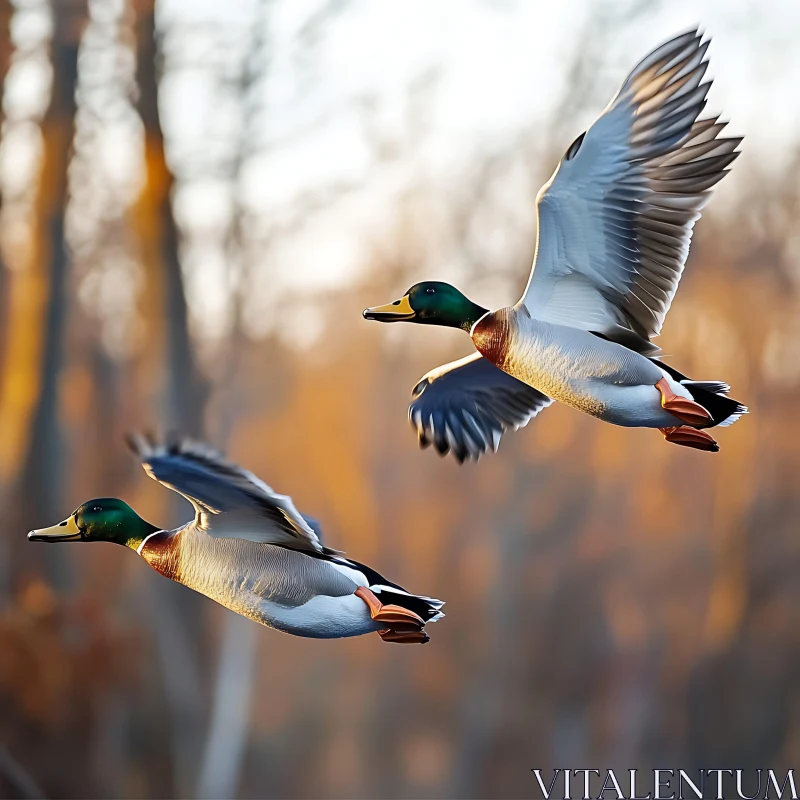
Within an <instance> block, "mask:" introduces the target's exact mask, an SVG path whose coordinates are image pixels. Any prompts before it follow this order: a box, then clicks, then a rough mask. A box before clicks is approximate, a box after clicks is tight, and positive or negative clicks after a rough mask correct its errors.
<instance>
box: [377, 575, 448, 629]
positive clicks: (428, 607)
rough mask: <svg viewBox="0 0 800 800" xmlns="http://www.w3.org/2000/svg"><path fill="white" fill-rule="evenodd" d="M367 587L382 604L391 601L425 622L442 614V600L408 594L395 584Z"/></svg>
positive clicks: (431, 620) (433, 620)
mask: <svg viewBox="0 0 800 800" xmlns="http://www.w3.org/2000/svg"><path fill="white" fill-rule="evenodd" d="M369 588H370V590H371V591H373V592H374V593H375V594H376V595H377V597H378V599H379V600H380V601H381V603H383V604H384V605H388V604H389V603H392V604H394V605H397V606H400V607H402V608H407V609H408V610H409V611H413V612H414V613H415V614H417V615H418V616H420V617H422V619H424V620H425V622H426V623H428V622H436V621H437V620H440V619H441V618H442V617H443V616H444V612H443V611H442V610H441V609H442V606H443V605H444V601H443V600H437V599H436V598H434V597H425V596H424V595H419V594H409V593H408V592H406V591H404V590H403V589H400V588H399V587H397V586H385V585H383V584H380V583H377V584H374V585H373V586H370V587H369Z"/></svg>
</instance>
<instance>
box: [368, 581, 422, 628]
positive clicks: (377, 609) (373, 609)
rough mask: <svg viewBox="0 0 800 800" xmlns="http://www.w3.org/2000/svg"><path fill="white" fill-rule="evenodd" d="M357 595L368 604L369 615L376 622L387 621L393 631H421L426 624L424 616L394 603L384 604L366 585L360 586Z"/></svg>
mask: <svg viewBox="0 0 800 800" xmlns="http://www.w3.org/2000/svg"><path fill="white" fill-rule="evenodd" d="M355 595H356V597H360V598H361V599H362V600H363V601H364V602H365V603H366V604H367V608H369V615H370V616H371V617H372V619H374V620H375V622H385V623H386V625H387V626H388V627H389V628H391V629H392V630H393V631H421V630H422V628H423V627H424V625H425V620H424V619H422V617H420V616H419V615H418V614H415V613H414V612H413V611H409V610H408V609H407V608H403V607H402V606H398V605H395V604H394V603H390V604H388V605H384V604H383V603H381V601H380V600H378V598H377V597H376V596H375V593H374V592H372V591H371V590H370V589H367V587H366V586H359V587H358V589H356V591H355Z"/></svg>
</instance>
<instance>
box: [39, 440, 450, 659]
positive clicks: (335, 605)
mask: <svg viewBox="0 0 800 800" xmlns="http://www.w3.org/2000/svg"><path fill="white" fill-rule="evenodd" d="M131 447H132V449H133V450H134V452H135V453H136V454H137V455H138V456H139V457H140V459H141V461H142V465H143V466H144V468H145V471H146V472H147V473H148V474H149V475H150V476H151V477H152V478H154V479H155V480H157V481H158V482H159V483H161V484H162V485H164V486H166V487H167V488H169V489H172V490H173V491H176V492H178V493H179V494H181V495H183V496H184V497H185V498H186V499H187V500H188V501H189V502H190V503H191V504H192V505H193V506H194V510H195V517H194V519H193V520H192V521H191V522H188V523H187V524H186V525H183V526H182V527H180V528H176V529H175V530H162V529H161V528H158V527H157V526H155V525H151V524H150V523H149V522H145V520H143V519H142V518H141V517H140V516H139V515H138V514H136V512H135V511H134V510H133V509H132V508H131V507H130V506H129V505H128V504H127V503H125V502H123V501H122V500H118V499H116V498H101V499H97V500H90V501H89V502H87V503H84V504H83V505H81V506H80V507H79V508H78V509H77V510H76V511H74V512H73V513H72V514H70V516H69V517H67V519H65V520H64V521H63V522H61V523H59V524H58V525H54V526H53V527H51V528H44V529H41V530H34V531H31V532H30V533H29V534H28V539H29V540H30V541H32V542H73V541H80V542H113V543H114V544H120V545H124V546H126V547H129V548H130V549H131V550H135V551H136V552H137V553H138V554H139V555H140V556H141V557H142V558H144V560H145V561H146V562H147V563H148V564H150V566H151V567H153V569H155V570H156V571H157V572H160V573H161V574H162V575H164V576H165V577H167V578H170V579H172V580H174V581H177V582H178V583H182V584H184V585H185V586H188V587H189V588H190V589H194V590H195V591H197V592H200V594H204V595H205V596H206V597H210V598H211V599H212V600H216V601H217V602H218V603H220V604H221V605H223V606H225V607H226V608H229V609H230V610H231V611H235V612H236V613H237V614H241V615H242V616H245V617H248V618H249V619H252V620H254V621H255V622H260V623H261V624H263V625H267V626H268V627H270V628H276V629H277V630H280V631H284V632H285V633H291V634H293V635H295V636H307V637H311V638H316V639H336V638H342V637H346V636H360V635H361V634H365V633H371V632H373V631H374V632H377V633H378V634H379V635H380V637H381V638H382V639H383V640H384V641H387V642H401V643H415V644H424V643H426V642H427V641H428V635H427V634H426V633H425V630H424V628H425V625H426V624H427V623H428V622H434V621H436V620H438V619H441V618H442V617H443V616H444V614H443V613H442V611H441V608H442V606H443V605H444V604H443V603H442V601H440V600H434V599H433V598H430V597H423V596H419V595H412V594H409V593H408V592H407V591H406V590H405V589H403V588H402V587H400V586H398V585H397V584H395V583H392V582H390V581H388V580H386V579H385V578H384V577H383V576H381V575H379V574H378V573H377V572H375V571H374V570H372V569H370V568H369V567H367V566H365V565H364V564H359V563H358V562H357V561H353V560H352V559H349V558H345V557H344V556H343V555H342V554H341V553H339V552H338V551H336V550H331V549H330V548H328V547H325V546H323V544H322V542H321V530H320V526H319V523H317V522H316V521H315V520H313V519H311V518H310V517H306V516H304V515H303V514H301V513H300V512H298V510H297V509H296V508H295V506H294V503H292V500H291V498H290V497H287V496H285V495H280V494H277V493H276V492H275V491H273V490H272V489H271V488H270V487H269V486H267V484H265V483H264V482H263V481H261V480H260V479H259V478H257V477H256V476H255V475H253V474H252V473H250V472H248V471H247V470H244V469H242V468H241V467H239V466H238V465H236V464H233V463H231V462H229V461H226V460H224V459H223V458H222V457H221V456H220V455H219V454H217V453H216V452H215V451H213V450H212V449H211V448H209V447H207V446H206V445H203V444H200V443H195V442H189V441H181V442H178V443H175V444H173V445H170V446H163V445H156V444H154V443H152V442H150V441H149V440H147V439H145V438H143V437H135V438H132V439H131Z"/></svg>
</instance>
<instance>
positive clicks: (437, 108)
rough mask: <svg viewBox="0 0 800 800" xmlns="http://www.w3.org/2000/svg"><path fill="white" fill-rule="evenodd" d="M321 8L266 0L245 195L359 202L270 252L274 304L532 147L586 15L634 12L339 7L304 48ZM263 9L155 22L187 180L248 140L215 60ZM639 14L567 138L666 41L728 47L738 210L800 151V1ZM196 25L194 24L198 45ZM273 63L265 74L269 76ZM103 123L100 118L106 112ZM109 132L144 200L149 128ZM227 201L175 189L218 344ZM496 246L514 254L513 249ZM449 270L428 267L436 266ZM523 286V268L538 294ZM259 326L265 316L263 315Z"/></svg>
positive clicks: (18, 109) (106, 137)
mask: <svg viewBox="0 0 800 800" xmlns="http://www.w3.org/2000/svg"><path fill="white" fill-rule="evenodd" d="M328 3H330V4H332V5H334V6H335V5H337V4H336V3H335V2H334V3H331V0H328ZM31 5H32V6H35V3H32V4H31ZM324 5H326V3H325V2H324V0H282V1H280V2H274V3H270V12H269V18H268V22H267V25H266V26H265V29H266V30H269V31H270V42H271V47H270V49H269V64H268V69H266V70H265V72H266V75H267V78H266V80H264V81H262V82H261V83H260V84H259V85H258V87H257V90H256V91H257V99H258V104H259V106H260V109H261V110H260V113H259V115H258V117H257V118H256V121H255V124H254V126H253V130H252V132H251V133H249V134H248V136H247V137H246V142H247V145H248V146H249V147H250V148H251V151H252V153H253V155H252V157H251V158H250V159H249V160H248V161H247V163H246V165H245V168H244V171H243V175H242V184H241V195H242V199H243V201H244V203H245V206H246V208H247V209H248V210H250V211H251V212H252V213H253V214H254V215H255V216H256V217H257V218H258V220H259V221H260V222H261V224H262V225H263V226H264V227H265V228H266V229H271V228H274V227H275V226H277V229H281V226H282V224H283V223H285V222H286V221H287V220H288V219H290V218H292V215H293V214H294V213H295V210H296V208H297V207H298V205H299V201H300V199H301V198H304V197H306V196H308V195H309V194H312V195H313V194H315V193H320V192H324V191H325V190H327V189H328V188H329V187H331V186H333V185H343V186H348V187H351V190H350V191H348V192H347V193H346V194H345V195H344V196H343V198H342V199H341V200H340V201H336V202H333V201H331V202H329V203H327V202H324V201H323V202H322V203H321V204H320V208H319V209H317V210H315V212H314V213H313V214H309V215H308V216H307V217H306V218H304V219H303V220H302V221H301V222H302V224H299V225H296V226H294V227H292V228H291V229H290V230H288V231H285V232H283V233H281V235H280V236H279V237H278V238H277V241H273V243H272V246H271V249H270V251H269V254H268V256H267V254H266V253H265V254H263V256H262V255H259V254H256V258H255V260H256V262H258V260H259V258H263V260H264V264H265V269H264V272H265V274H267V273H268V277H269V288H263V291H264V292H273V293H274V292H275V291H276V288H277V287H276V278H277V280H278V281H279V282H280V284H282V287H283V288H284V289H286V288H288V289H294V290H309V291H318V290H324V289H325V288H327V287H335V286H339V285H341V283H342V282H343V281H348V280H351V279H354V278H357V277H358V276H359V275H360V274H361V272H362V270H363V267H364V265H365V263H366V260H367V259H368V257H369V255H370V246H371V244H373V243H375V242H382V241H384V240H385V239H386V236H387V231H389V230H390V229H391V227H392V225H394V224H395V219H394V218H395V214H396V209H397V203H398V199H399V198H400V197H402V195H403V193H404V192H407V191H408V190H409V189H411V188H413V187H415V186H416V185H418V184H420V183H421V182H424V184H425V188H426V191H427V192H428V193H429V194H430V195H431V196H432V197H434V198H435V199H436V200H437V202H438V203H439V204H442V205H444V204H446V203H447V199H448V197H449V196H450V193H452V192H453V191H454V187H456V190H457V187H458V185H459V180H460V177H459V176H461V175H464V174H466V173H467V172H468V171H469V169H470V167H471V166H472V165H473V164H474V162H475V160H476V154H480V153H486V152H492V151H493V150H498V149H502V148H503V147H508V146H511V147H513V146H514V142H515V140H517V139H518V138H519V136H520V135H522V133H523V132H525V131H529V132H530V133H529V135H530V136H533V137H536V131H537V125H538V124H541V125H542V126H544V125H545V124H546V121H547V119H548V112H549V111H550V109H551V108H552V107H553V104H554V103H555V102H556V101H557V99H558V98H560V97H561V96H562V93H563V92H564V91H566V90H568V87H567V84H566V82H567V80H568V77H569V76H568V74H567V71H568V67H569V65H570V64H571V63H572V60H573V56H574V53H575V49H576V47H577V46H578V43H579V42H580V36H581V32H582V31H583V29H584V26H585V24H586V20H587V17H588V16H589V13H590V9H591V10H592V11H593V12H594V13H595V14H596V13H597V10H598V8H599V9H600V12H601V13H602V14H604V15H605V16H606V17H608V16H611V17H613V16H614V14H615V13H617V12H618V11H619V9H620V8H621V7H622V8H624V7H627V6H628V5H629V4H625V3H621V2H619V0H617V1H616V2H615V1H614V0H608V1H607V2H605V3H591V2H590V0H558V2H552V0H546V1H543V2H539V1H537V2H534V1H533V0H350V2H342V3H340V5H342V6H343V8H342V9H341V10H340V11H339V12H338V13H336V14H334V15H333V16H332V17H331V18H330V21H329V22H328V23H327V24H326V25H325V26H324V27H323V28H321V29H320V31H319V34H318V41H317V42H316V45H315V46H314V47H304V46H303V45H302V44H301V43H299V42H298V31H300V30H302V29H303V26H304V25H305V24H306V23H307V21H308V19H309V18H310V17H312V16H313V15H314V13H315V12H316V11H317V10H318V9H319V8H321V7H323V6H324ZM92 6H93V8H94V9H95V12H97V10H98V9H100V8H101V7H102V8H103V9H104V10H105V9H111V10H112V11H113V9H114V8H117V7H119V8H120V9H121V8H122V0H93V3H92ZM258 7H259V2H258V0H226V2H224V3H221V2H219V0H160V4H159V5H158V26H159V29H160V30H161V31H162V32H163V33H164V34H165V36H166V39H165V41H166V42H167V49H168V53H169V58H168V59H167V72H166V74H165V79H164V81H163V82H162V86H161V95H160V108H161V111H162V121H163V125H164V129H165V134H166V139H167V146H168V156H169V158H170V160H171V162H172V163H173V165H174V167H175V169H176V172H177V174H178V177H179V178H181V177H182V176H183V177H186V175H185V174H184V171H185V167H186V165H187V164H193V163H199V164H201V165H204V164H205V165H206V166H208V165H209V164H213V163H214V161H215V159H218V156H219V154H220V153H223V152H225V147H226V146H227V147H228V148H229V149H230V145H231V142H235V141H236V140H237V137H238V136H239V132H240V130H241V119H240V118H239V117H238V112H237V109H236V108H235V107H234V106H232V105H231V102H230V101H228V102H226V100H225V98H226V97H229V96H230V93H229V92H224V91H220V88H219V74H218V72H219V71H218V70H216V71H215V68H216V67H218V66H219V65H220V64H222V65H223V66H224V65H225V63H236V59H237V54H241V53H242V52H244V51H245V50H246V48H247V47H248V46H249V42H250V39H251V37H252V35H253V22H252V21H253V19H254V18H256V15H255V13H254V12H255V11H256V9H257V8H258ZM642 7H643V8H644V11H643V12H642V13H640V14H639V15H638V16H637V17H636V19H635V20H634V21H633V22H629V23H626V24H624V25H622V26H621V27H620V30H619V31H618V33H616V32H612V33H611V34H610V35H607V36H606V37H604V41H607V42H608V44H607V46H606V54H605V56H604V58H603V66H602V74H601V76H600V83H602V85H603V86H605V87H606V88H605V90H604V91H603V92H602V94H601V96H597V97H596V98H592V99H591V100H590V101H588V102H587V103H586V104H585V108H584V107H582V108H581V109H580V111H579V112H578V119H577V120H576V123H575V125H576V127H575V130H574V131H571V135H570V137H569V138H567V139H565V141H564V142H563V146H564V147H566V146H567V145H568V144H569V141H570V140H571V138H573V137H574V136H575V135H577V133H579V132H580V131H581V130H582V129H583V128H585V127H586V126H588V125H589V124H591V122H592V121H593V120H594V119H595V118H596V116H597V114H598V113H599V112H600V111H601V110H602V109H603V107H604V106H605V105H606V103H607V102H608V101H609V99H610V98H611V96H612V95H613V93H614V92H615V91H616V88H617V87H618V86H619V85H620V83H621V82H622V80H623V79H624V77H625V76H626V74H627V72H628V71H629V70H630V69H631V68H632V67H633V65H634V64H635V63H636V62H637V61H638V60H639V59H640V58H642V57H643V56H644V55H646V53H647V52H648V51H649V50H650V49H652V48H653V47H654V46H656V45H658V44H660V43H661V42H663V41H664V40H666V39H668V38H670V37H671V36H673V35H675V34H676V33H678V32H681V31H683V30H685V29H687V28H689V27H690V26H694V25H697V24H700V25H701V27H702V29H703V30H704V31H705V32H706V34H707V35H709V36H711V37H712V45H711V49H710V51H709V57H710V61H711V68H710V71H709V75H710V76H712V77H714V78H715V83H714V87H713V89H712V92H711V95H710V97H709V107H708V108H709V111H713V112H719V111H721V112H723V115H724V117H725V118H727V119H730V120H731V126H730V129H729V130H730V131H731V132H732V133H735V134H743V135H745V136H746V139H745V142H744V144H743V147H742V150H743V155H742V157H741V158H740V159H739V160H738V162H737V163H736V165H735V168H734V170H733V173H732V175H731V176H730V178H728V179H726V181H725V182H724V184H723V185H722V186H721V187H720V191H719V192H718V197H715V199H714V201H713V203H712V211H713V207H717V206H719V207H724V203H725V202H726V200H725V198H726V196H727V197H732V196H733V195H734V194H735V193H736V192H737V191H746V189H747V180H748V173H749V170H748V169H747V164H748V162H749V163H750V164H757V165H758V164H759V162H762V163H768V164H772V165H774V166H776V167H779V166H780V164H781V163H782V162H783V161H784V160H785V159H786V158H787V157H788V155H789V153H790V151H791V150H792V148H796V147H798V144H799V143H800V135H799V134H798V131H800V103H798V102H797V97H798V88H797V87H798V79H799V78H800V48H798V47H796V41H797V38H798V34H800V1H799V0H783V1H780V0H664V2H653V3H651V4H649V5H647V4H645V5H644V6H642ZM43 19H44V20H45V21H43ZM16 25H17V33H16V36H17V39H18V41H19V39H20V37H22V38H25V37H26V36H27V37H28V38H31V39H32V40H35V39H36V38H37V36H46V35H47V28H48V25H47V22H46V19H45V16H44V15H42V14H41V13H40V14H39V15H37V14H35V13H30V14H25V15H19V14H18V15H17V19H16ZM37 26H38V27H37ZM187 30H190V31H192V32H193V33H192V35H191V36H190V37H189V38H187V37H186V31H187ZM94 35H100V34H97V32H96V31H95V34H94ZM179 37H180V38H179ZM176 42H178V44H176ZM187 42H188V44H187ZM192 48H193V49H192ZM208 53H210V54H211V55H208V56H207V54H208ZM226 59H227V61H226ZM209 65H210V67H211V68H209ZM264 66H266V65H258V67H259V70H261V69H262V68H263V67H264ZM98 68H100V67H98ZM426 76H427V77H428V78H429V82H428V84H427V85H428V87H429V89H428V91H427V92H426V93H423V95H422V99H421V100H420V101H419V102H420V105H419V106H418V108H417V115H416V117H415V118H414V119H413V120H412V121H410V112H411V110H412V109H410V104H409V103H410V101H409V97H410V96H411V95H410V90H411V89H412V88H413V87H414V86H415V85H419V82H420V79H421V78H424V77H426ZM48 79H49V72H48V68H47V64H46V62H41V61H39V62H36V61H33V62H31V61H25V62H24V63H23V64H20V65H19V66H18V68H17V69H15V70H14V71H13V72H12V76H11V78H10V80H9V83H8V91H7V95H6V98H5V105H6V110H7V113H8V114H9V116H10V118H13V117H14V116H15V114H16V116H17V118H23V117H25V115H26V114H28V113H30V110H31V109H32V108H36V107H37V103H38V104H39V105H41V104H42V103H43V102H46V86H47V82H48ZM365 101H369V102H370V103H372V108H373V117H372V119H373V120H374V124H375V126H376V127H377V129H378V131H379V133H380V136H381V137H382V139H385V140H386V142H387V144H388V146H389V147H390V148H392V150H393V156H392V158H390V159H387V160H385V161H382V162H381V163H380V164H377V165H376V162H375V158H374V154H373V152H372V151H371V150H370V147H369V146H368V143H367V140H366V138H365V134H364V116H363V112H362V111H361V110H360V109H361V108H362V107H363V104H364V102H365ZM94 113H96V114H97V115H98V116H100V117H102V115H103V114H104V108H103V107H102V105H99V106H98V107H97V108H96V109H95V110H94ZM103 125H104V128H103V130H104V133H103V135H102V136H101V137H100V138H99V139H98V141H97V142H96V143H95V144H94V145H93V147H94V150H93V153H92V157H93V158H97V159H99V160H100V163H102V164H103V165H104V168H105V169H104V171H105V173H106V178H105V180H106V181H107V182H108V186H110V187H113V186H115V185H116V186H119V187H121V188H120V190H119V191H120V192H121V193H122V194H124V193H125V191H127V192H128V194H130V195H135V192H136V190H137V183H136V182H137V180H138V175H139V172H138V170H139V164H138V160H137V159H138V158H139V154H140V153H141V149H140V148H141V143H140V139H139V138H137V137H138V134H137V132H136V130H135V127H134V126H132V125H131V123H130V120H126V119H125V118H124V115H123V117H120V118H115V117H112V116H111V115H109V117H108V119H107V120H104V122H103ZM420 127H421V128H422V131H420V130H419V128H420ZM25 130H26V129H25V128H24V127H23V128H22V129H16V130H15V131H14V132H13V135H11V136H10V137H7V140H6V141H5V144H4V149H3V152H2V153H0V157H2V158H1V161H2V170H3V173H4V180H5V182H6V185H9V184H14V181H15V180H16V181H17V184H18V185H19V186H21V187H24V186H25V185H26V184H27V183H29V182H30V175H31V170H30V167H29V166H27V167H26V165H29V164H31V163H33V162H32V161H31V159H34V158H35V152H36V148H35V143H34V139H32V138H31V137H30V135H29V134H28V133H26V132H25ZM547 134H548V131H547V129H546V128H545V127H543V128H542V138H543V139H544V140H546V141H549V139H548V138H547ZM226 142H227V145H226ZM554 166H555V164H554V163H550V164H542V165H541V167H540V168H538V167H537V172H539V173H540V174H541V175H542V178H543V179H544V178H546V177H547V175H549V174H550V172H551V171H552V169H553V168H554ZM517 183H518V185H517V184H515V183H514V182H513V181H510V182H509V186H508V195H507V197H504V198H503V203H504V205H506V206H508V207H510V208H513V207H515V205H517V206H518V207H519V208H522V209H527V207H528V206H527V205H526V204H529V202H530V201H529V198H528V197H527V196H525V195H524V193H525V192H526V191H527V187H525V186H524V182H517ZM125 187H127V188H125ZM231 199H232V195H231V187H230V185H229V184H228V183H227V182H226V181H225V180H222V179H220V178H219V177H215V176H214V175H211V174H208V175H205V176H204V175H203V172H202V169H201V170H200V175H199V176H194V177H193V179H192V180H190V181H188V182H187V181H179V188H178V191H177V193H176V197H175V202H176V215H177V217H178V219H179V222H180V223H181V226H182V228H183V230H184V232H185V233H186V234H187V240H186V248H185V252H184V266H185V268H186V271H187V279H188V280H187V284H188V291H189V299H190V303H191V306H192V310H193V312H194V316H195V318H196V319H197V318H202V319H203V320H204V324H205V325H206V332H207V333H209V335H213V334H214V332H215V329H214V325H213V324H209V323H208V321H209V320H212V321H214V320H217V321H219V324H220V325H221V326H222V327H223V328H224V319H225V309H224V299H223V298H224V297H225V287H226V254H225V251H224V249H223V246H222V243H223V238H224V233H225V227H226V224H227V222H228V220H229V217H230V212H231ZM518 228H519V226H518V225H517V232H518ZM481 235H482V236H486V237H487V238H490V237H493V236H496V238H497V239H498V241H502V240H503V238H504V236H505V237H506V238H508V236H513V235H514V228H513V226H511V225H506V223H505V221H504V219H503V216H502V214H500V215H499V217H498V219H497V220H493V221H492V222H491V224H490V225H489V226H488V231H487V232H482V233H481ZM512 249H513V248H512ZM517 249H519V247H518V248H517ZM497 252H498V255H497V257H498V258H503V257H504V255H503V249H502V247H500V248H499V249H498V251H497ZM267 258H268V259H269V264H268V266H269V269H267V268H266V265H267ZM430 259H431V261H432V262H433V261H436V260H437V259H438V260H440V261H441V262H447V263H450V261H449V258H448V253H447V252H446V249H445V251H443V252H436V253H434V252H432V253H431V255H430ZM447 263H443V265H442V269H444V270H445V272H446V270H447V269H448V266H447ZM255 266H256V269H257V270H258V269H259V267H260V266H261V265H260V264H259V263H256V264H255ZM434 266H438V265H437V264H433V263H431V264H421V265H420V270H421V273H422V272H424V271H425V270H428V272H429V273H430V269H431V268H432V267H434ZM527 266H528V265H526V264H520V270H521V271H522V272H523V273H524V272H525V270H526V269H527ZM449 268H450V269H451V270H452V269H455V270H456V271H457V270H458V265H457V263H456V262H452V263H450V267H449ZM441 276H442V271H441V270H438V272H437V277H441ZM450 277H453V278H456V277H457V276H456V275H451V276H450ZM524 280H525V276H524V274H523V275H521V277H520V283H521V284H523V285H524ZM258 290H259V287H258V286H257V287H256V294H258ZM511 299H512V298H505V300H507V301H510V300H511ZM253 316H254V318H256V319H259V320H260V319H264V318H266V315H264V314H262V313H260V312H259V309H258V306H256V307H255V311H254V312H253ZM255 328H258V325H257V324H256V325H255ZM254 332H258V331H257V330H255V331H254Z"/></svg>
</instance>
